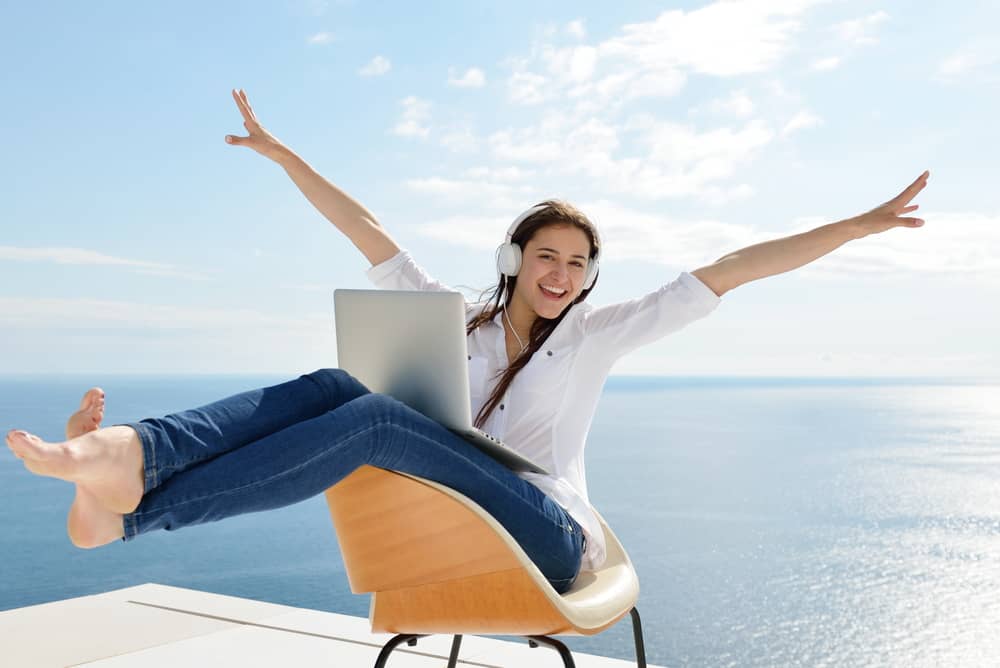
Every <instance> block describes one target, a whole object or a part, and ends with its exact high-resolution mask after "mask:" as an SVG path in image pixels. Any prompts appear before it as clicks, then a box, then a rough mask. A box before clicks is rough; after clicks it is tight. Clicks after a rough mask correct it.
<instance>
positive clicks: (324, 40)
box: [307, 32, 333, 44]
mask: <svg viewBox="0 0 1000 668" xmlns="http://www.w3.org/2000/svg"><path fill="white" fill-rule="evenodd" d="M307 41H308V43H309V44H329V43H330V42H332V41H333V35H332V34H331V33H328V32H318V33H316V34H315V35H311V36H310V37H309V39H308V40H307Z"/></svg>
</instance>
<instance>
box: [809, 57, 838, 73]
mask: <svg viewBox="0 0 1000 668" xmlns="http://www.w3.org/2000/svg"><path fill="white" fill-rule="evenodd" d="M810 67H811V68H812V69H813V70H815V71H817V72H829V71H830V70H835V69H837V68H838V67H840V58H838V57H836V56H831V57H830V58H821V59H819V60H817V61H814V62H813V64H812V65H810Z"/></svg>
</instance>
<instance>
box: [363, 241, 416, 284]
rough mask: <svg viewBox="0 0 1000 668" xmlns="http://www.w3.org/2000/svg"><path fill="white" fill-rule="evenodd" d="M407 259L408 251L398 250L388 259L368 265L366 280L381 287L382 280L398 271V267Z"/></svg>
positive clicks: (408, 257) (408, 256)
mask: <svg viewBox="0 0 1000 668" xmlns="http://www.w3.org/2000/svg"><path fill="white" fill-rule="evenodd" d="M409 259H410V252H409V251H406V250H400V251H399V252H398V253H396V254H395V255H393V256H392V257H391V258H389V259H388V260H386V261H384V262H380V263H379V264H376V265H373V266H372V267H370V268H369V269H368V271H366V272H365V274H366V275H367V276H368V280H369V281H371V282H372V283H374V284H375V286H376V287H381V284H382V282H383V281H384V280H385V279H386V278H388V277H389V276H391V275H393V274H394V273H396V272H397V271H399V269H400V267H402V266H403V264H405V263H406V261H407V260H409Z"/></svg>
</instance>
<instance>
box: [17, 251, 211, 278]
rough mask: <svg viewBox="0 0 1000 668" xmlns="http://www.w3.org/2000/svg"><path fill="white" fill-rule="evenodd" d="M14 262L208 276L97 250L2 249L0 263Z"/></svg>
mask: <svg viewBox="0 0 1000 668" xmlns="http://www.w3.org/2000/svg"><path fill="white" fill-rule="evenodd" d="M2 260H13V261H18V262H53V263H55V264H70V265H103V266H113V267H124V268H127V269H132V270H134V271H136V272H138V273H141V274H150V275H153V276H169V277H173V278H187V279H192V280H203V279H204V278H205V276H204V275H203V274H199V273H197V272H193V271H190V270H187V269H183V268H181V267H175V266H173V265H170V264H164V263H160V262H147V261H145V260H129V259H126V258H120V257H114V256H112V255H105V254H103V253H98V252H97V251H92V250H87V249H86V248H66V247H47V248H21V247H17V246H0V261H2Z"/></svg>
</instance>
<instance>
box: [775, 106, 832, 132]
mask: <svg viewBox="0 0 1000 668" xmlns="http://www.w3.org/2000/svg"><path fill="white" fill-rule="evenodd" d="M822 124H823V119H822V118H820V117H819V116H817V115H816V114H813V113H811V112H809V111H800V112H799V113H797V114H795V116H793V117H792V119H791V120H790V121H788V122H787V123H786V124H785V127H784V128H782V130H781V134H782V135H783V136H788V135H790V134H792V133H793V132H797V131H799V130H807V129H809V128H815V127H817V126H820V125H822Z"/></svg>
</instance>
